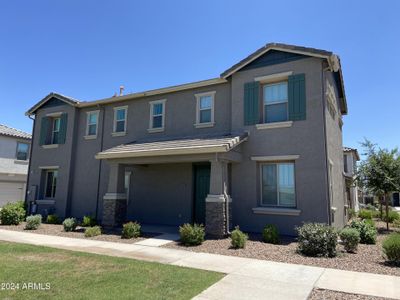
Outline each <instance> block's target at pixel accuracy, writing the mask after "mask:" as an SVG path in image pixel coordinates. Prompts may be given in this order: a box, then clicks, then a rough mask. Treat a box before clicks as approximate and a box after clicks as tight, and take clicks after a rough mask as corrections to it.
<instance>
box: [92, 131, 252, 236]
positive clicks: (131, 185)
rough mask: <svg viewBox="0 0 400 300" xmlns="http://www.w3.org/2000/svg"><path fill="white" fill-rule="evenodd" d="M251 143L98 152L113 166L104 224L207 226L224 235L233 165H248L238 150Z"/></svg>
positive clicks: (171, 143) (186, 142) (152, 145)
mask: <svg viewBox="0 0 400 300" xmlns="http://www.w3.org/2000/svg"><path fill="white" fill-rule="evenodd" d="M246 138H247V137H246V135H226V136H218V137H202V138H185V139H171V140H163V141H145V142H135V143H131V144H125V145H121V146H117V147H114V148H111V149H108V150H106V151H103V152H100V153H98V154H97V156H96V158H98V159H104V160H106V161H107V164H108V165H109V179H108V188H107V193H106V194H105V195H104V197H103V216H102V224H103V225H104V226H119V225H121V224H122V223H123V222H125V221H126V220H135V221H138V222H140V223H143V224H162V225H168V226H179V225H181V224H183V223H201V224H204V225H205V228H206V233H207V234H208V235H211V236H224V235H225V234H226V233H227V232H228V231H229V228H230V225H231V218H232V214H231V205H230V204H231V201H232V199H231V197H230V189H231V187H230V165H231V164H232V163H238V162H240V161H241V160H242V155H241V152H240V147H238V146H239V145H240V144H241V143H242V142H243V141H245V140H246ZM233 149H235V151H232V150H233Z"/></svg>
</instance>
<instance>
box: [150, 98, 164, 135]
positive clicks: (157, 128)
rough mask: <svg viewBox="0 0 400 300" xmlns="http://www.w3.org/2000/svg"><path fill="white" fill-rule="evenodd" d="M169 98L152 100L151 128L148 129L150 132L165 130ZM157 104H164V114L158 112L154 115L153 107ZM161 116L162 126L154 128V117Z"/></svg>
mask: <svg viewBox="0 0 400 300" xmlns="http://www.w3.org/2000/svg"><path fill="white" fill-rule="evenodd" d="M166 102H167V99H160V100H154V101H150V102H149V104H150V121H149V128H148V129H147V131H148V132H149V133H154V132H163V131H164V129H165V109H166V104H165V103H166ZM156 104H162V107H163V108H162V114H157V115H153V107H154V105H156ZM158 116H161V127H156V128H154V127H153V126H154V124H153V118H154V117H158Z"/></svg>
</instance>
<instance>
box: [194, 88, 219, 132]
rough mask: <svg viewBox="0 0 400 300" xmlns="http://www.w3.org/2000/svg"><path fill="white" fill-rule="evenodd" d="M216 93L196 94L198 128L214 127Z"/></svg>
mask: <svg viewBox="0 0 400 300" xmlns="http://www.w3.org/2000/svg"><path fill="white" fill-rule="evenodd" d="M215 93H216V92H215V91H212V92H206V93H201V94H196V95H195V97H196V124H195V126H196V127H205V126H204V125H209V126H213V125H214V101H215Z"/></svg>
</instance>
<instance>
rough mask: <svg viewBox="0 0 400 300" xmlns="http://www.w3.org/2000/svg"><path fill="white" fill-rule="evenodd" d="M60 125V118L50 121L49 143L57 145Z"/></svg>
mask: <svg viewBox="0 0 400 300" xmlns="http://www.w3.org/2000/svg"><path fill="white" fill-rule="evenodd" d="M60 124H61V118H53V119H52V128H53V129H52V132H51V143H52V144H58V143H59V136H60Z"/></svg>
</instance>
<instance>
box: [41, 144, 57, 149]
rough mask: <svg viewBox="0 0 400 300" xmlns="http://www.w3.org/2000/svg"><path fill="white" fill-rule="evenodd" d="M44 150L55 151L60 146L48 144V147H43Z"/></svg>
mask: <svg viewBox="0 0 400 300" xmlns="http://www.w3.org/2000/svg"><path fill="white" fill-rule="evenodd" d="M42 148H43V149H54V148H58V144H48V145H42Z"/></svg>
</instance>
